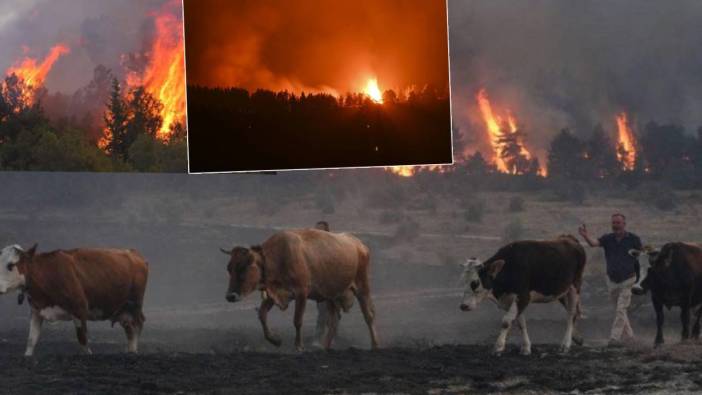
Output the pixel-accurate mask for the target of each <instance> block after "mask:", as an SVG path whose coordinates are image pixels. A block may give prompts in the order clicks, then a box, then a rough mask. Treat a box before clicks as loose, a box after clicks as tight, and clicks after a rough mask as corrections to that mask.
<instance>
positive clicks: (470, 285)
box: [461, 258, 490, 311]
mask: <svg viewBox="0 0 702 395" xmlns="http://www.w3.org/2000/svg"><path fill="white" fill-rule="evenodd" d="M462 266H463V274H462V275H461V279H462V283H463V288H464V289H463V301H462V302H461V310H463V311H471V310H475V309H476V308H477V307H478V304H479V303H480V302H482V301H483V299H485V297H486V296H487V295H488V293H489V292H490V290H489V289H486V288H485V287H483V284H482V281H480V271H481V270H482V269H483V264H482V262H480V259H478V258H468V259H467V260H466V261H465V262H464V263H462Z"/></svg>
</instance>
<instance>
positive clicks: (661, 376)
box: [0, 333, 702, 394]
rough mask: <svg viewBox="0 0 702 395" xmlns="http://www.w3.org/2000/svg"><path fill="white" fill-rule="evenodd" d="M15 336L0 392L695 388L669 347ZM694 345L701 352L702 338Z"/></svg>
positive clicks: (697, 382)
mask: <svg viewBox="0 0 702 395" xmlns="http://www.w3.org/2000/svg"><path fill="white" fill-rule="evenodd" d="M202 335H203V336H206V335H207V333H202ZM23 340H24V339H23V336H21V338H11V339H9V343H3V345H2V347H1V348H2V349H3V355H4V356H3V357H2V358H0V371H2V372H3V374H2V377H3V384H2V385H3V388H4V389H3V391H2V392H8V393H17V394H24V393H38V392H42V393H47V392H48V393H177V392H180V393H202V392H208V393H237V394H253V393H257V394H260V393H306V394H314V393H320V394H321V393H369V392H370V393H432V394H434V393H436V394H438V393H465V392H498V393H525V392H527V393H528V392H533V393H543V392H571V391H579V392H595V393H602V392H616V393H620V392H627V393H640V392H660V391H663V392H672V391H683V392H684V391H695V390H700V389H701V388H702V375H700V371H701V368H702V363H701V362H700V359H699V358H693V359H692V360H690V359H686V358H681V357H680V356H679V355H678V354H679V351H674V350H673V349H672V348H671V349H669V350H667V351H660V352H651V351H643V350H636V349H631V348H622V349H605V348H599V347H594V348H592V347H578V348H575V349H574V350H573V351H572V352H571V353H570V354H568V355H559V354H558V353H557V347H556V346H555V345H551V344H549V345H535V347H534V349H535V353H534V355H532V356H529V357H523V356H520V355H518V350H517V348H516V347H512V348H511V349H510V350H509V351H508V352H507V353H506V354H504V355H503V356H501V357H495V356H492V355H491V353H490V346H487V345H445V346H436V347H430V348H426V349H423V348H401V347H393V348H388V349H383V350H380V351H368V350H360V349H355V348H350V349H344V350H333V351H329V352H325V351H308V352H304V353H299V354H298V353H271V352H252V351H239V352H231V353H221V354H220V353H200V354H192V353H177V352H156V353H149V352H147V353H145V354H143V355H139V356H129V355H126V354H121V353H115V354H113V353H110V352H106V351H107V350H102V351H103V353H98V354H96V355H92V356H80V355H76V354H75V348H76V347H75V345H74V344H69V343H61V344H52V345H51V347H50V348H51V351H52V353H51V354H50V353H48V352H45V353H43V355H41V356H37V357H36V358H35V359H34V360H25V359H23V358H21V357H18V356H17V355H19V354H20V353H21V351H22V345H21V342H22V341H23ZM96 346H97V347H95V348H97V349H102V348H109V347H106V346H105V345H100V344H97V345H96ZM677 347H678V346H676V347H673V348H677ZM695 348H696V350H695V351H696V352H697V353H698V355H699V352H702V348H700V347H697V346H695ZM685 349H688V351H689V348H688V347H685ZM69 350H70V352H66V351H69ZM681 350H682V348H681ZM45 351H46V350H45ZM61 351H64V352H61ZM7 352H9V354H11V355H12V356H7Z"/></svg>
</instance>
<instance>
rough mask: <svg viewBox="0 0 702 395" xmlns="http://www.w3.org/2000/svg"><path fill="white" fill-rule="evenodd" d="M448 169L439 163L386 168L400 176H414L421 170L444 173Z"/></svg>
mask: <svg viewBox="0 0 702 395" xmlns="http://www.w3.org/2000/svg"><path fill="white" fill-rule="evenodd" d="M446 169H448V167H446V166H439V165H426V166H391V167H386V168H385V170H386V171H389V172H390V173H393V174H395V175H397V176H400V177H413V176H415V175H416V174H417V173H419V172H420V171H430V172H435V173H443V172H445V171H446Z"/></svg>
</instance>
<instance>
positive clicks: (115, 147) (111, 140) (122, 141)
mask: <svg viewBox="0 0 702 395" xmlns="http://www.w3.org/2000/svg"><path fill="white" fill-rule="evenodd" d="M104 119H105V140H106V141H107V145H106V147H105V148H106V150H107V152H108V153H110V154H111V155H112V156H115V157H118V158H121V159H126V157H127V152H128V150H129V146H130V145H131V143H132V141H129V139H128V137H127V121H128V113H127V106H126V103H125V102H124V99H123V98H122V87H121V86H120V84H119V81H117V79H116V78H114V79H113V80H112V89H111V90H110V101H109V102H108V103H107V111H106V112H105V116H104Z"/></svg>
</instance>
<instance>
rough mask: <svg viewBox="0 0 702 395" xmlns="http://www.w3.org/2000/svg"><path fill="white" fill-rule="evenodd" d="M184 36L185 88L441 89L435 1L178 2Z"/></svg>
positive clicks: (442, 8)
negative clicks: (374, 83) (372, 82)
mask: <svg viewBox="0 0 702 395" xmlns="http://www.w3.org/2000/svg"><path fill="white" fill-rule="evenodd" d="M185 29H186V63H187V68H188V82H189V84H194V85H204V86H238V87H243V88H246V89H249V90H252V89H258V88H266V89H273V90H281V89H288V90H291V91H294V92H299V91H300V90H303V89H305V90H316V91H325V90H326V91H336V92H339V93H342V94H343V93H346V92H358V91H359V90H361V88H362V87H363V86H365V84H366V82H367V80H368V78H370V77H372V76H377V78H378V81H379V84H380V87H381V89H405V88H407V87H409V86H411V85H417V86H419V87H422V86H423V85H425V84H432V85H434V86H436V87H437V88H439V89H446V88H448V55H447V54H448V44H447V38H446V36H447V28H446V4H445V2H444V1H443V0H431V1H426V0H421V1H417V0H383V1H378V0H355V1H327V0H298V1H294V2H293V1H287V0H274V1H266V2H261V1H250V0H242V1H236V2H232V1H227V0H186V1H185Z"/></svg>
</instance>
